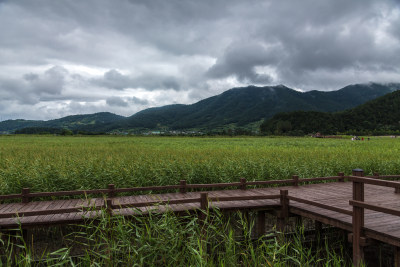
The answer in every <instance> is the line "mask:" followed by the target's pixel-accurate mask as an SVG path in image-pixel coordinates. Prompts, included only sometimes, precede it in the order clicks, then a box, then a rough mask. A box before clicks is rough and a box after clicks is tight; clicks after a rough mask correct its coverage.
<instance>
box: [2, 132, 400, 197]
mask: <svg viewBox="0 0 400 267" xmlns="http://www.w3.org/2000/svg"><path fill="white" fill-rule="evenodd" d="M399 155H400V138H389V137H372V138H371V140H370V141H367V140H365V141H351V140H350V139H346V138H344V139H317V138H286V137H278V138H268V137H237V138H236V137H233V138H229V137H215V138H213V137H211V138H210V137H118V136H99V137H79V136H72V137H61V136H0V194H9V193H19V192H21V189H22V188H24V187H30V188H31V190H32V191H59V190H76V189H96V188H105V187H106V186H107V184H110V183H113V184H115V186H116V187H136V186H147V185H168V184H177V183H179V180H181V179H186V180H187V182H188V183H217V182H233V181H238V180H239V178H246V179H248V180H249V181H252V180H270V179H286V178H290V177H291V175H294V174H296V175H299V176H300V177H302V178H309V177H320V176H330V175H337V173H338V172H345V174H350V173H351V170H352V169H354V168H362V169H364V170H365V173H366V174H372V173H373V172H379V173H381V174H400V157H399Z"/></svg>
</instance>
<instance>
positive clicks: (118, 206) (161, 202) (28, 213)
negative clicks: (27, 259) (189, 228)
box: [0, 193, 281, 219]
mask: <svg viewBox="0 0 400 267" xmlns="http://www.w3.org/2000/svg"><path fill="white" fill-rule="evenodd" d="M205 194H208V193H205ZM280 197H281V195H279V194H275V195H254V196H228V197H210V198H208V197H207V199H208V201H215V202H221V201H240V200H265V199H279V198H280ZM201 200H202V198H201V196H199V197H194V198H183V199H166V200H161V199H160V200H153V201H143V202H130V203H124V204H120V203H115V204H114V203H112V200H111V199H106V200H105V201H104V203H103V204H100V205H96V204H94V205H88V206H84V205H82V206H81V207H72V208H61V209H51V210H36V211H35V210H33V211H22V212H19V211H14V212H7V213H2V214H1V213H0V218H1V219H3V218H12V217H16V216H17V217H22V216H38V215H50V214H63V213H71V212H89V211H96V210H101V209H104V208H107V209H109V210H113V209H125V208H140V207H149V206H153V205H173V204H185V203H201Z"/></svg>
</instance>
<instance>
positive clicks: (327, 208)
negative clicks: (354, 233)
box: [287, 195, 353, 216]
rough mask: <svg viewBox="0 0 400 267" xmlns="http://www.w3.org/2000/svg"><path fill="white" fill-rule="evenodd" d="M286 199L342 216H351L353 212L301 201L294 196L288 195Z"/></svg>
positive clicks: (309, 201)
mask: <svg viewBox="0 0 400 267" xmlns="http://www.w3.org/2000/svg"><path fill="white" fill-rule="evenodd" d="M287 198H288V199H289V200H293V201H296V202H300V203H304V204H307V205H312V206H316V207H319V208H323V209H326V210H331V211H335V212H339V213H343V214H346V215H350V216H352V215H353V212H352V211H351V210H346V209H341V208H336V207H332V206H329V205H325V204H322V203H318V202H315V201H311V200H307V199H303V198H298V197H294V196H290V195H288V196H287Z"/></svg>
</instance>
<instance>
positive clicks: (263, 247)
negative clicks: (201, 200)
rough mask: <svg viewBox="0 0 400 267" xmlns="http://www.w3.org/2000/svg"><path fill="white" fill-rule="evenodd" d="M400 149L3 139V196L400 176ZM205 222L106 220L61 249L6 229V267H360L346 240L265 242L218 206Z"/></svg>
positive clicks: (248, 140) (282, 141) (385, 143)
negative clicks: (355, 173) (26, 191)
mask: <svg viewBox="0 0 400 267" xmlns="http://www.w3.org/2000/svg"><path fill="white" fill-rule="evenodd" d="M399 150H400V139H397V138H388V137H371V140H369V141H367V140H365V141H351V140H350V139H349V138H343V139H316V138H289V137H288V138H286V137H274V138H269V137H232V138H231V137H131V136H127V137H122V136H96V137H84V136H70V137H61V136H0V190H1V192H0V194H10V193H19V192H21V189H22V188H24V187H30V188H31V190H32V191H60V190H76V189H96V188H105V187H106V186H107V184H110V183H114V184H115V186H116V187H136V186H148V185H168V184H178V183H179V180H181V179H186V180H187V181H188V183H218V182H233V181H238V180H239V178H247V180H249V181H250V180H270V179H286V178H287V179H289V178H291V176H292V175H294V174H296V175H299V176H300V177H302V178H310V177H321V176H332V175H337V173H338V172H345V174H350V173H351V170H352V169H354V168H362V169H364V170H365V173H366V174H372V173H373V172H379V173H380V174H400V157H399V156H398V155H400V153H399V152H400V151H399ZM103 214H106V212H104V213H103ZM197 220H198V218H197V216H192V215H188V216H181V217H177V216H175V215H173V214H169V213H165V214H161V215H160V214H158V215H155V216H151V215H150V216H138V217H136V218H134V219H133V220H132V219H129V220H128V219H126V218H124V217H120V216H113V217H112V218H111V217H107V216H105V217H103V218H101V219H100V221H98V222H97V223H96V224H93V222H91V221H88V222H87V224H85V225H79V226H76V225H75V226H72V227H74V228H73V229H72V230H70V231H67V232H64V233H63V234H62V238H60V239H61V240H62V242H61V245H59V246H58V247H54V248H51V247H47V245H45V246H44V247H43V244H41V242H40V240H39V241H38V242H36V243H34V242H32V243H30V242H25V240H23V239H22V237H21V235H22V233H21V232H19V231H16V232H14V234H11V235H8V234H4V233H3V236H2V238H0V266H2V265H4V266H7V265H17V266H54V265H57V266H170V265H174V266H238V265H240V266H351V259H350V256H349V254H348V251H347V250H346V245H345V244H346V242H345V241H343V240H339V239H338V238H337V237H336V238H334V239H333V240H328V239H325V240H322V244H321V243H318V244H317V243H315V242H317V241H316V240H314V241H312V242H311V243H309V241H307V240H306V239H307V238H306V237H305V236H304V235H303V233H302V232H301V229H300V232H299V233H297V234H295V235H294V236H293V237H291V238H289V239H285V238H282V237H280V236H279V233H276V232H274V231H273V229H270V230H272V232H271V233H272V236H271V235H270V236H266V237H265V236H264V237H262V238H259V239H257V240H255V239H254V238H253V237H252V236H251V233H252V232H254V231H253V230H252V228H253V227H254V221H250V222H249V221H246V220H247V219H246V218H245V217H243V216H242V215H241V213H237V214H236V215H235V214H234V216H232V215H231V216H228V217H226V215H224V214H222V213H220V212H219V211H218V210H216V211H214V212H212V213H210V214H209V216H208V217H207V220H208V221H207V223H206V224H205V227H206V228H202V227H201V226H200V224H199V222H198V221H197ZM253 220H254V217H253ZM45 231H47V234H45V235H44V236H50V238H51V236H52V235H53V234H52V233H51V232H48V230H45ZM52 231H54V230H52ZM55 231H56V232H57V231H59V230H55ZM64 231H65V230H64ZM238 233H239V234H238ZM0 235H1V234H0ZM39 236H42V238H44V237H43V235H39ZM53 239H54V238H53ZM18 240H19V241H18ZM43 242H44V244H48V243H47V242H48V240H44V241H43ZM43 242H42V243H43ZM38 247H39V248H38ZM16 250H18V253H15V251H16ZM38 251H40V252H38Z"/></svg>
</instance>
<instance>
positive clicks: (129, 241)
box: [1, 211, 350, 266]
mask: <svg viewBox="0 0 400 267" xmlns="http://www.w3.org/2000/svg"><path fill="white" fill-rule="evenodd" d="M246 218H247V217H243V216H242V215H241V213H236V214H233V215H232V214H231V215H230V216H228V217H227V216H226V215H223V214H222V213H220V212H218V211H213V212H212V213H211V214H209V215H208V217H207V221H206V222H205V223H204V224H200V223H199V221H198V220H197V217H196V216H189V215H187V216H181V217H177V216H175V215H173V214H169V213H166V214H162V215H156V214H150V216H145V217H144V216H138V217H135V218H134V219H129V220H128V219H126V218H124V217H118V216H115V217H112V218H111V217H107V216H105V217H102V218H101V219H100V222H97V223H96V224H94V223H93V222H88V224H86V225H82V226H80V227H79V229H80V230H79V231H74V232H72V233H70V234H69V235H68V236H67V237H66V242H64V243H68V244H67V245H64V246H63V247H62V248H59V249H57V250H55V251H48V250H43V251H41V252H40V253H39V254H34V253H33V251H34V249H33V246H34V245H31V244H29V243H25V242H24V240H22V238H21V237H20V235H19V234H17V235H16V237H17V239H18V240H19V247H16V246H15V245H13V244H12V242H13V240H14V239H13V238H9V239H7V238H3V248H4V251H3V256H2V258H1V260H2V264H4V265H11V264H14V265H17V266H44V265H49V266H50V265H51V266H69V265H70V266H349V265H350V261H349V258H348V257H347V256H346V255H345V253H344V252H343V249H342V248H341V247H340V242H339V240H337V239H336V240H335V241H330V242H328V241H326V242H321V243H320V244H319V245H318V243H317V242H312V243H308V244H306V243H305V242H304V241H305V237H304V234H303V230H302V228H299V229H298V232H297V233H296V234H295V235H294V236H292V237H291V238H288V239H285V238H284V237H283V236H282V235H277V236H271V235H269V236H264V237H263V238H260V239H258V240H254V239H252V235H251V233H252V232H253V227H254V221H252V220H251V221H247V219H246ZM202 225H203V226H202ZM74 246H75V247H76V246H79V247H80V248H81V250H80V251H79V253H78V254H77V255H75V256H74V255H72V254H73V253H72V252H71V251H73V248H74ZM15 249H18V253H14V255H13V253H12V251H13V250H15Z"/></svg>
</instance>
